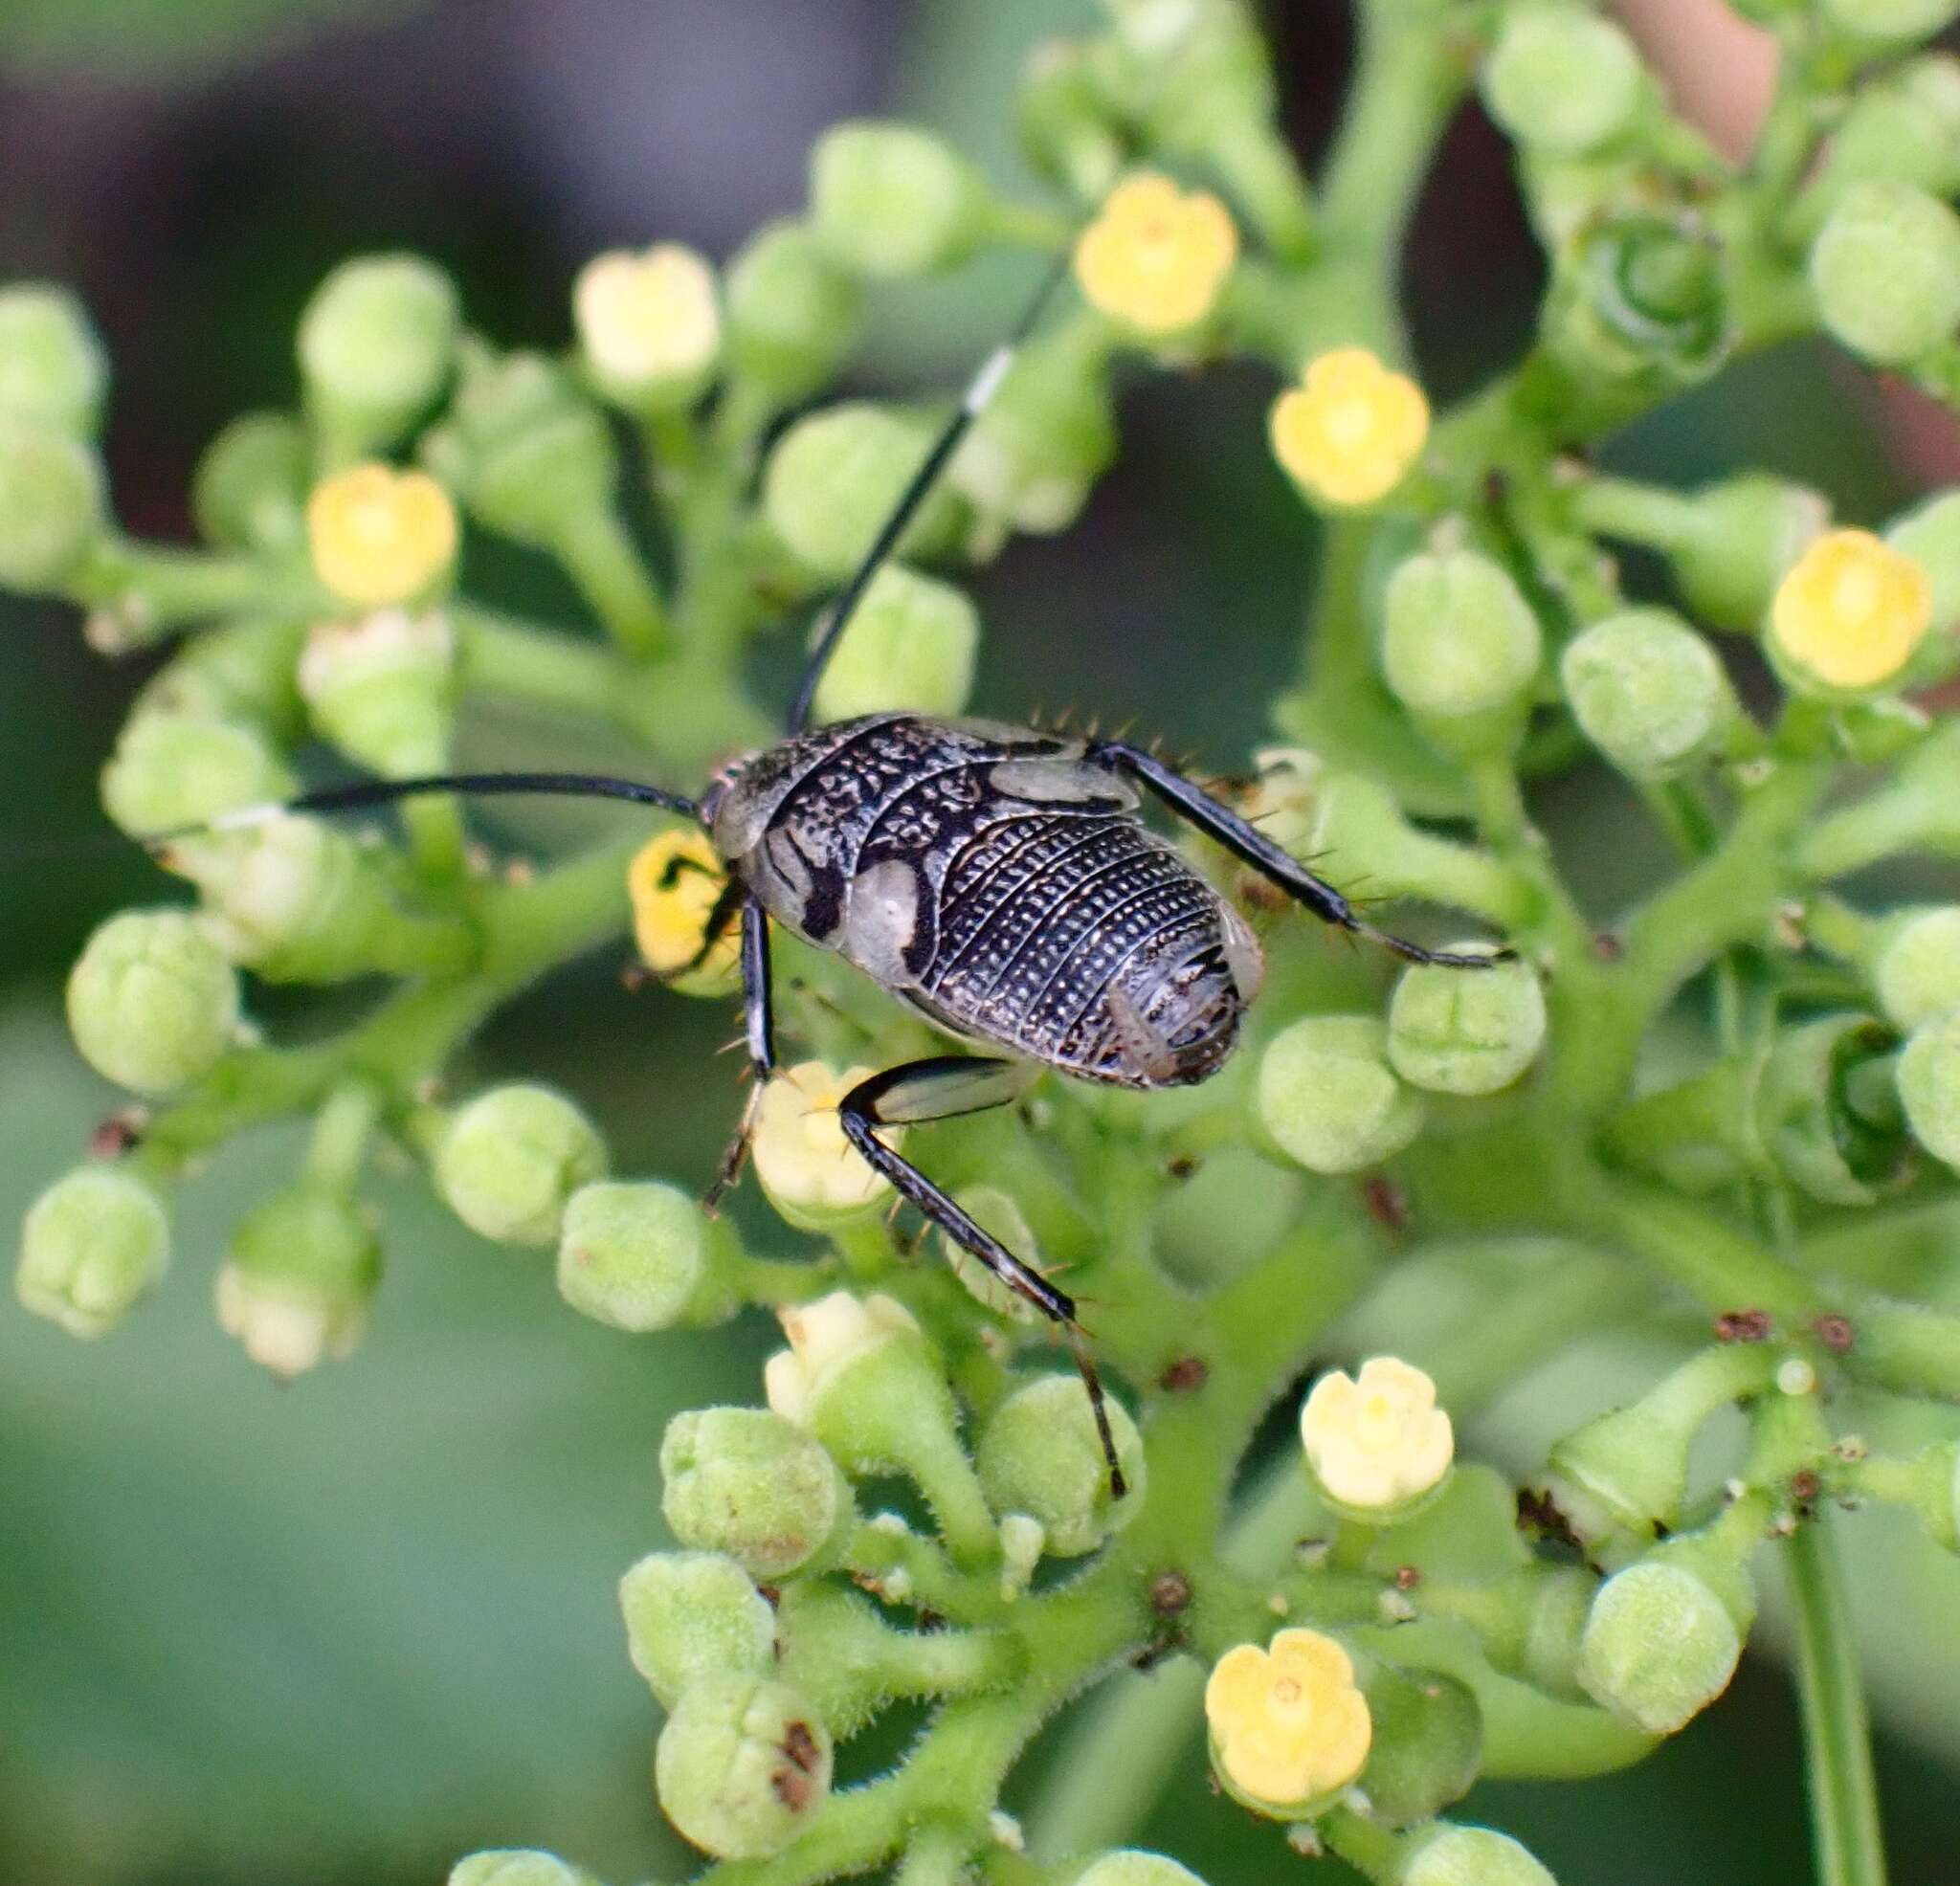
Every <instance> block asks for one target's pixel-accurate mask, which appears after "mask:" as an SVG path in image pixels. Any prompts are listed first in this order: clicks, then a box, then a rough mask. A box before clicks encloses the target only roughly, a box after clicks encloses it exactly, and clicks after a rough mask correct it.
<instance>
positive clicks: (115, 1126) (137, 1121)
mask: <svg viewBox="0 0 1960 1886" xmlns="http://www.w3.org/2000/svg"><path fill="white" fill-rule="evenodd" d="M143 1126H144V1117H143V1115H142V1114H140V1113H135V1112H131V1113H112V1114H111V1115H110V1116H109V1117H108V1119H107V1120H105V1121H102V1122H101V1124H100V1125H99V1126H98V1127H97V1128H96V1130H95V1131H94V1132H93V1133H91V1134H90V1135H89V1136H88V1156H89V1157H90V1158H91V1159H121V1158H122V1157H123V1154H125V1153H131V1152H134V1151H135V1150H136V1148H137V1147H138V1146H139V1145H141V1144H142V1143H143Z"/></svg>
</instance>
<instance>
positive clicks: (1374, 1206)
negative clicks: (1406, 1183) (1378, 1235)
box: [1361, 1172, 1409, 1236]
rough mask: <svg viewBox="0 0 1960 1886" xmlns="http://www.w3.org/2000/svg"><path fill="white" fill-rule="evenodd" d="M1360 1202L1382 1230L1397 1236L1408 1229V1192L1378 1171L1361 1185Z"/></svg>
mask: <svg viewBox="0 0 1960 1886" xmlns="http://www.w3.org/2000/svg"><path fill="white" fill-rule="evenodd" d="M1361 1202H1362V1204H1363V1205H1364V1206H1366V1207H1367V1208H1368V1215H1369V1216H1370V1218H1372V1219H1373V1220H1374V1221H1375V1223H1376V1224H1377V1225H1379V1226H1381V1227H1382V1229H1383V1230H1384V1231H1393V1232H1395V1233H1396V1234H1397V1235H1398V1236H1399V1235H1400V1233H1402V1232H1403V1231H1407V1230H1408V1229H1409V1194H1408V1193H1407V1192H1405V1191H1404V1190H1403V1189H1402V1187H1400V1186H1398V1185H1396V1184H1395V1182H1394V1181H1393V1180H1392V1179H1389V1178H1385V1177H1384V1176H1383V1175H1382V1174H1381V1173H1379V1172H1376V1173H1374V1174H1372V1175H1371V1176H1370V1178H1369V1179H1367V1180H1366V1181H1365V1182H1364V1183H1363V1185H1362V1187H1361Z"/></svg>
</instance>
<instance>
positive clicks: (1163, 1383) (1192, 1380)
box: [1157, 1356, 1212, 1395]
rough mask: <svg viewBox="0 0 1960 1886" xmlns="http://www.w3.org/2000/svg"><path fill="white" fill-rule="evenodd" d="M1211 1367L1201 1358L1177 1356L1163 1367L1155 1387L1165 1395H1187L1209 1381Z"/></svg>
mask: <svg viewBox="0 0 1960 1886" xmlns="http://www.w3.org/2000/svg"><path fill="white" fill-rule="evenodd" d="M1211 1374H1212V1370H1211V1366H1210V1365H1209V1364H1208V1363H1207V1362H1206V1361H1205V1359H1204V1358H1203V1357H1202V1356H1177V1357H1175V1358H1173V1359H1172V1360H1171V1361H1170V1362H1169V1363H1168V1364H1166V1365H1165V1368H1164V1372H1163V1374H1161V1375H1160V1376H1158V1378H1157V1386H1158V1387H1160V1388H1162V1389H1163V1390H1164V1392H1165V1393H1166V1394H1167V1395H1189V1394H1192V1393H1193V1392H1194V1391H1195V1390H1197V1389H1199V1388H1202V1387H1204V1386H1205V1384H1206V1383H1207V1382H1208V1381H1209V1380H1210V1379H1211Z"/></svg>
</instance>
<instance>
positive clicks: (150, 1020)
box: [68, 910, 238, 1094]
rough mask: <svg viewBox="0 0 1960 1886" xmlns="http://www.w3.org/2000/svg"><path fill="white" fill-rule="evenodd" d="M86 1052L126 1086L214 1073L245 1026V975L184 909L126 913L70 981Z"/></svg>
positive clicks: (166, 1088) (159, 1089)
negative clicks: (241, 977) (241, 993)
mask: <svg viewBox="0 0 1960 1886" xmlns="http://www.w3.org/2000/svg"><path fill="white" fill-rule="evenodd" d="M68 1026H69V1030H70V1032H72V1033H73V1034H74V1036H75V1045H76V1046H77V1047H78V1048H79V1049H80V1050H81V1055H82V1058H83V1059H84V1060H85V1061H87V1062H88V1064H89V1066H91V1067H92V1068H94V1069H95V1070H96V1072H97V1073H98V1074H100V1075H102V1076H105V1077H106V1078H108V1079H110V1080H113V1081H115V1082H116V1084H117V1085H118V1086H119V1087H127V1088H129V1089H131V1090H132V1091H133V1092H135V1093H138V1094H168V1093H172V1092H174V1091H175V1090H176V1089H177V1088H179V1087H183V1086H186V1085H188V1084H189V1082H191V1081H193V1080H196V1079H198V1078H199V1077H200V1076H204V1075H206V1074H209V1073H210V1072H211V1070H212V1068H213V1067H215V1066H216V1065H217V1063H218V1061H219V1060H220V1059H221V1058H222V1057H223V1055H224V1054H225V1051H226V1050H227V1049H228V1048H230V1047H231V1045H232V1042H233V1039H234V1036H235V1035H236V1033H237V1030H238V978H237V976H236V975H235V974H234V971H233V968H232V965H230V964H229V963H227V962H226V961H225V959H224V956H223V954H222V953H221V952H220V951H219V949H218V947H217V945H216V944H215V943H212V941H211V939H210V938H209V937H207V936H206V935H205V934H204V932H203V931H202V930H201V929H199V928H198V926H197V924H196V922H195V921H193V920H192V919H191V918H190V917H189V914H188V913H186V912H184V911H181V910H125V911H123V913H122V914H121V915H120V916H117V917H112V918H110V919H109V921H107V922H106V923H104V924H102V925H101V927H100V929H98V930H97V931H96V933H95V934H94V935H93V936H92V937H90V938H89V940H88V943H87V946H86V947H85V948H84V949H83V950H82V952H81V960H80V961H79V962H78V963H77V964H76V965H75V968H74V971H73V972H72V973H71V974H70V976H69V978H68Z"/></svg>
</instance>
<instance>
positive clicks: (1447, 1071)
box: [1389, 941, 1545, 1094]
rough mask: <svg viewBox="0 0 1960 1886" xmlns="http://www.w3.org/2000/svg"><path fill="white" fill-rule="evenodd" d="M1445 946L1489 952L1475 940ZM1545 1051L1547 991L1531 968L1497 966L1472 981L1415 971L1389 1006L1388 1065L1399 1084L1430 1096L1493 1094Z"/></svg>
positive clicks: (1458, 974)
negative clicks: (1405, 1083)
mask: <svg viewBox="0 0 1960 1886" xmlns="http://www.w3.org/2000/svg"><path fill="white" fill-rule="evenodd" d="M1450 947H1451V948H1452V949H1455V950H1458V951H1470V952H1474V953H1480V954H1481V953H1486V952H1488V951H1489V948H1490V946H1489V945H1488V944H1486V943H1476V942H1474V941H1473V942H1469V943H1453V944H1451V945H1450ZM1544 1044H1545V990H1544V989H1543V987H1541V986H1540V984H1539V981H1538V975H1537V972H1536V971H1535V970H1534V969H1533V968H1532V967H1531V965H1529V964H1528V963H1501V964H1499V965H1497V966H1496V967H1495V968H1492V969H1485V970H1482V971H1481V972H1480V973H1478V974H1476V975H1465V974H1464V973H1463V971H1462V970H1460V969H1449V968H1444V967H1442V966H1441V965H1437V964H1414V965H1411V966H1410V967H1409V968H1407V969H1405V970H1403V972H1402V977H1401V980H1400V981H1399V982H1398V983H1396V985H1395V993H1394V995H1393V996H1392V998H1391V1000H1390V1003H1389V1059H1390V1061H1391V1062H1392V1063H1393V1065H1394V1069H1395V1072H1396V1073H1397V1074H1399V1075H1400V1076H1402V1078H1403V1079H1404V1080H1406V1081H1409V1082H1410V1083H1411V1084H1412V1085H1414V1086H1416V1087H1426V1088H1428V1089H1429V1090H1430V1091H1431V1092H1432V1093H1436V1094H1495V1093H1496V1092H1497V1091H1498V1090H1499V1089H1500V1088H1503V1087H1508V1086H1509V1085H1510V1084H1511V1082H1512V1081H1514V1080H1516V1079H1517V1077H1518V1076H1520V1075H1521V1074H1523V1073H1524V1072H1525V1070H1526V1068H1527V1067H1529V1066H1530V1065H1531V1063H1532V1062H1533V1061H1534V1060H1536V1059H1537V1058H1538V1051H1539V1049H1540V1048H1541V1047H1543V1046H1544Z"/></svg>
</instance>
